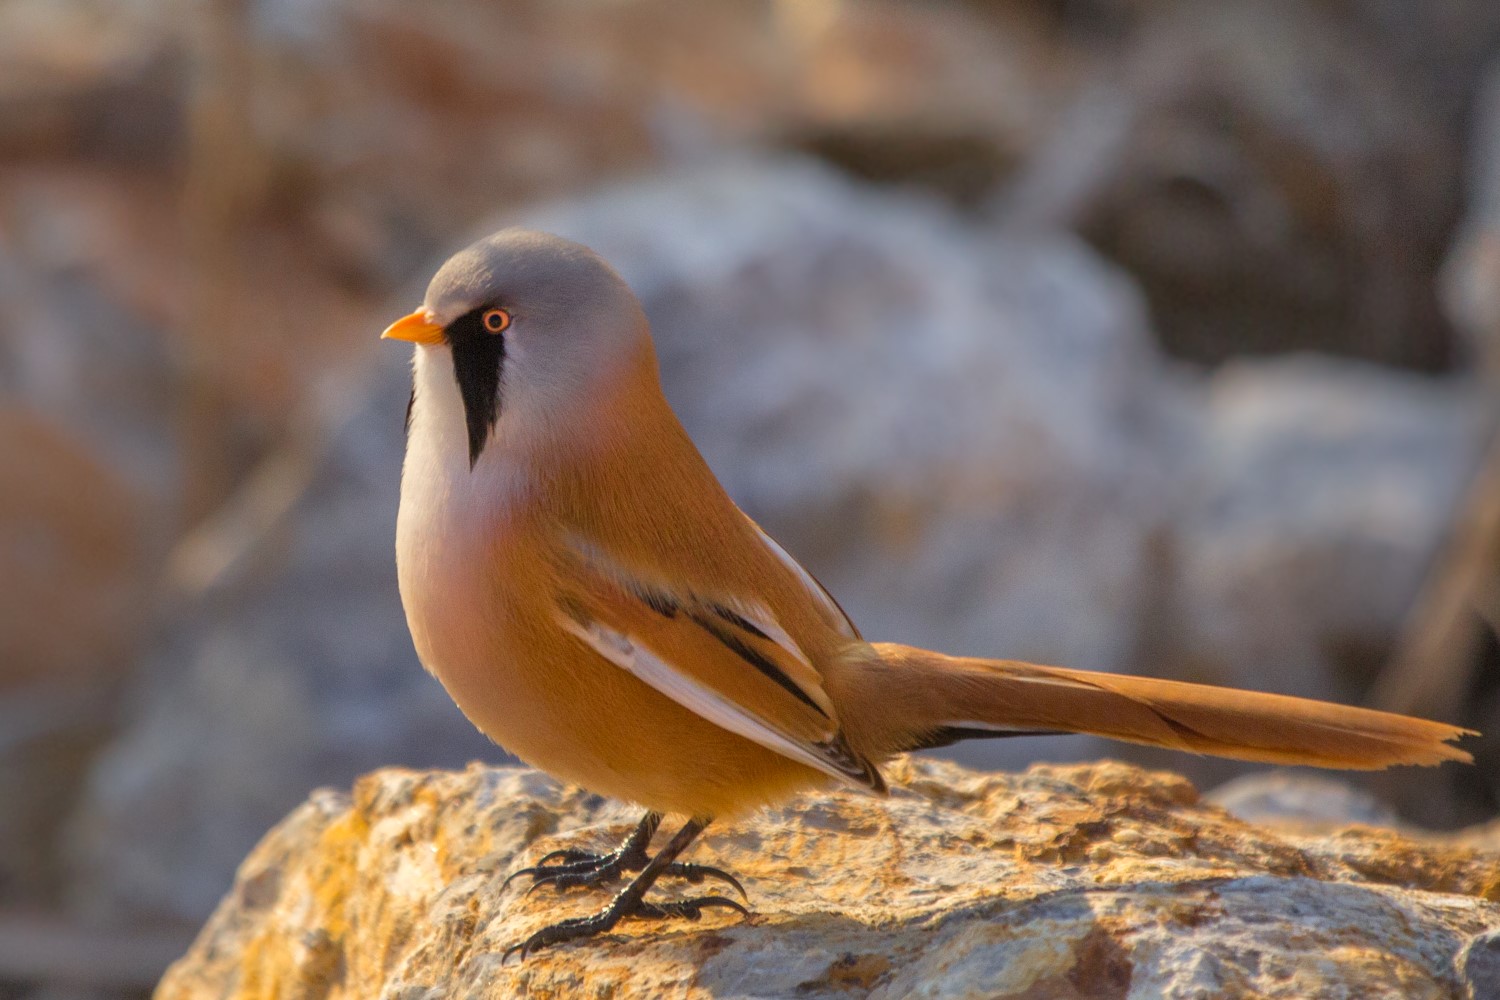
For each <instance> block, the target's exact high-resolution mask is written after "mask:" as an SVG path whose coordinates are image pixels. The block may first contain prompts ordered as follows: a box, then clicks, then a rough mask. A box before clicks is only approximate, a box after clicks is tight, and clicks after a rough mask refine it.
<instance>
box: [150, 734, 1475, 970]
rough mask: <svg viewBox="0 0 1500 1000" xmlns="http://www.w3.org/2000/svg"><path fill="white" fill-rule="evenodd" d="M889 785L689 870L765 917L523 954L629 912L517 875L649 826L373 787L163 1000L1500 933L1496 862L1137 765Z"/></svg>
mask: <svg viewBox="0 0 1500 1000" xmlns="http://www.w3.org/2000/svg"><path fill="white" fill-rule="evenodd" d="M890 772H891V777H892V778H893V779H895V780H894V781H893V782H892V784H893V786H899V788H898V790H897V791H896V793H895V794H894V795H893V796H892V797H891V798H889V799H879V798H875V797H873V796H868V795H861V794H856V793H844V792H839V793H824V794H817V795H807V796H804V797H802V798H800V799H798V800H796V801H794V802H792V803H789V804H788V805H787V806H785V807H784V808H781V809H777V810H771V811H767V812H765V813H763V814H761V815H758V816H755V817H752V818H750V819H747V820H744V821H741V822H736V823H730V824H725V825H723V826H721V827H710V829H709V832H708V834H707V835H706V836H705V837H704V838H703V840H702V841H701V842H700V844H699V846H698V847H697V848H696V849H695V851H694V854H693V858H694V859H695V860H702V861H712V862H713V863H715V864H719V865H722V866H724V867H726V868H729V869H731V870H733V871H734V872H736V873H737V874H738V875H739V876H740V877H741V878H742V879H743V880H744V882H745V886H746V888H747V889H748V890H749V892H750V898H751V901H752V905H753V907H754V910H755V916H754V917H753V918H752V919H750V920H744V919H741V918H738V917H736V916H734V915H732V914H731V915H727V916H726V915H721V914H719V913H717V912H715V913H714V914H713V915H712V916H707V917H705V918H704V919H703V920H702V921H701V922H698V923H683V922H674V923H666V924H662V923H656V922H648V921H627V922H625V923H623V924H622V925H621V926H620V927H618V928H617V932H616V933H614V934H611V935H609V936H608V937H606V938H602V939H599V940H596V941H594V942H589V943H584V944H573V945H567V946H563V947H559V948H553V949H548V950H545V951H542V952H539V953H536V954H533V955H532V956H531V957H530V958H528V959H527V960H526V961H525V962H524V963H521V962H518V961H516V960H515V959H512V960H511V961H510V962H509V963H505V962H503V961H502V955H503V953H504V951H505V949H506V947H507V946H509V945H511V944H513V943H515V942H517V941H519V940H521V939H522V938H524V937H525V936H526V935H527V934H529V933H530V932H531V931H533V930H535V929H536V928H537V927H539V926H541V925H542V924H544V923H547V922H549V921H552V920H556V919H559V918H561V917H566V916H575V915H580V914H584V913H587V912H590V911H592V910H594V909H596V908H597V907H599V906H600V905H602V903H603V902H604V900H605V899H606V898H607V896H606V895H605V894H604V893H603V892H598V891H588V890H574V891H572V892H569V893H567V894H565V895H557V894H555V893H553V892H551V891H548V890H543V891H540V892H537V893H536V894H534V895H532V896H530V897H525V896H523V894H522V890H521V889H520V886H519V883H516V884H513V885H512V886H511V888H509V889H507V890H504V891H502V890H501V883H502V881H503V878H504V875H505V874H506V873H507V872H509V871H510V870H511V869H513V868H515V867H518V866H520V865H522V864H525V863H528V862H530V861H533V860H535V859H536V858H537V857H539V856H540V855H541V854H542V853H544V852H546V851H550V850H553V849H555V848H559V847H582V848H586V849H594V848H604V847H609V846H613V844H614V842H615V841H617V840H618V839H619V838H620V837H622V836H623V835H624V834H625V833H626V832H628V830H629V828H630V827H631V826H632V825H633V822H634V820H635V818H636V817H635V815H634V814H633V812H632V811H630V810H628V809H626V808H625V807H622V806H620V805H618V804H613V803H608V802H606V801H604V800H602V799H600V798H598V797H596V796H592V795H589V794H587V793H584V792H581V791H578V790H577V789H573V788H567V787H563V786H559V785H557V784H556V783H554V782H552V781H551V780H549V779H548V778H546V777H544V776H542V775H540V774H538V773H536V772H533V771H526V770H517V769H505V768H490V767H483V766H479V765H473V766H471V767H470V768H469V769H468V770H467V771H464V772H462V773H450V772H414V771H404V770H385V771H378V772H375V773H373V774H370V775H367V776H366V777H364V778H362V779H360V781H359V782H358V783H357V784H356V785H355V786H354V789H353V792H352V794H349V795H345V794H341V793H336V792H332V791H320V792H318V793H316V794H314V795H313V797H312V798H311V799H310V800H309V801H308V802H307V803H306V804H304V805H303V806H301V807H300V808H299V809H297V810H296V811H295V812H293V813H292V814H291V815H290V816H288V817H287V819H286V820H285V821H283V822H282V823H281V824H280V825H279V826H278V827H276V828H275V829H274V830H272V831H271V832H270V833H269V834H268V835H267V836H266V838H265V839H264V840H263V841H262V842H261V844H260V846H258V847H257V848H256V849H255V850H254V851H253V852H252V853H251V855H250V856H249V857H248V858H247V859H246V860H245V862H244V864H243V865H242V866H241V868H240V872H239V876H238V878H237V879H236V881H235V885H234V887H233V889H232V890H231V891H230V893H229V894H228V896H226V897H225V899H224V901H223V903H222V904H221V905H220V906H219V909H218V911H217V912H216V913H215V914H214V916H213V917H212V918H211V919H210V921H209V922H208V924H207V926H206V927H205V928H204V929H203V932H202V933H201V935H200V936H199V938H198V941H197V942H196V943H195V944H194V945H193V947H192V949H191V950H190V951H189V952H188V954H187V955H186V956H184V957H183V958H182V959H181V960H180V961H179V962H178V963H177V964H176V965H174V966H173V967H172V968H171V970H169V972H168V973H167V976H166V978H165V979H164V980H163V981H162V983H161V985H160V987H159V989H158V992H157V997H158V998H160V1000H187V998H205V997H225V998H228V997H235V998H273V997H274V998H300V1000H312V998H330V1000H333V998H339V1000H342V998H361V1000H364V998H375V997H391V998H401V1000H417V998H423V1000H427V998H437V997H455V998H456V997H463V998H469V997H510V996H528V997H573V996H588V997H620V998H625V997H799V998H803V997H811V998H817V997H851V996H869V997H877V998H897V997H927V998H939V997H941V998H950V997H954V998H956V997H976V998H977V997H985V998H994V997H1000V998H1014V1000H1021V998H1027V1000H1043V998H1070V997H1090V998H1102V1000H1109V998H1120V1000H1125V998H1126V997H1145V996H1151V997H1162V998H1174V997H1184V998H1185V997H1194V998H1214V997H1226V998H1227V997H1265V998H1287V1000H1291V998H1297V1000H1303V998H1307V997H1322V996H1329V997H1333V996H1338V997H1403V998H1407V997H1434V998H1448V997H1463V996H1465V995H1466V994H1468V993H1469V992H1470V991H1471V989H1472V988H1473V987H1472V984H1466V983H1465V982H1464V981H1463V979H1462V977H1461V974H1460V972H1459V971H1457V967H1456V966H1455V956H1457V955H1458V953H1459V951H1460V950H1461V949H1462V948H1463V947H1464V946H1465V944H1466V943H1468V942H1469V941H1470V940H1471V939H1472V938H1474V937H1475V935H1477V934H1480V933H1482V932H1484V931H1485V930H1486V929H1488V928H1493V927H1496V926H1500V901H1497V894H1496V886H1497V885H1500V854H1496V853H1486V852H1483V851H1478V850H1474V849H1472V848H1466V847H1458V846H1449V845H1443V844H1436V843H1422V842H1417V841H1413V840H1409V839H1405V838H1403V837H1401V836H1398V835H1396V834H1393V833H1390V832H1389V831H1384V830H1376V829H1368V828H1360V827H1351V828H1349V829H1346V830H1343V831H1340V832H1338V833H1336V834H1334V835H1332V836H1328V837H1325V838H1315V837H1306V836H1298V837H1287V836H1284V835H1278V834H1275V833H1273V832H1271V831H1269V830H1266V829H1264V828H1260V827H1254V826H1250V825H1247V824H1245V823H1242V822H1240V821H1238V820H1235V819H1233V818H1232V817H1230V816H1229V815H1228V814H1227V813H1225V812H1223V811H1222V810H1220V809H1218V808H1216V807H1213V806H1209V805H1206V804H1203V803H1201V802H1200V801H1199V800H1198V796H1197V793H1196V792H1195V791H1194V790H1193V788H1192V787H1191V786H1190V785H1189V784H1188V783H1187V782H1186V781H1184V780H1183V779H1181V778H1179V777H1177V776H1175V775H1171V774H1166V773H1160V772H1149V771H1143V770H1140V769H1138V768H1134V767H1130V766H1127V765H1124V764H1119V763H1113V762H1104V763H1099V764H1091V765H1075V766H1066V767H1064V766H1038V767H1033V768H1032V769H1031V770H1029V771H1027V772H1026V773H1025V774H1021V775H1009V774H977V773H974V772H970V771H966V770H963V769H961V768H959V767H957V766H956V765H953V764H947V763H942V762H936V761H914V762H910V763H905V764H900V765H897V766H895V767H893V768H891V769H890ZM672 888H673V891H675V889H676V888H677V887H672ZM685 888H686V889H687V890H689V891H691V890H692V889H693V887H685ZM699 891H701V888H700V889H699ZM1469 965H1474V966H1475V967H1477V965H1476V964H1475V963H1472V962H1471V963H1469ZM1469 965H1465V966H1463V968H1465V969H1467V968H1469ZM1474 995H1475V996H1478V995H1480V994H1478V993H1475V994H1474Z"/></svg>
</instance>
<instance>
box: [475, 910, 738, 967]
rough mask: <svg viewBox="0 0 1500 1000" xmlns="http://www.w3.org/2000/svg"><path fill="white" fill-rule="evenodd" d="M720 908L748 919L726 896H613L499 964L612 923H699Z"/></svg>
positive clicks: (550, 927)
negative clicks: (709, 911)
mask: <svg viewBox="0 0 1500 1000" xmlns="http://www.w3.org/2000/svg"><path fill="white" fill-rule="evenodd" d="M715 906H719V907H723V908H724V909H728V910H734V911H735V912H736V913H738V914H740V915H741V916H745V917H748V916H750V911H749V910H747V909H745V907H743V906H741V905H740V904H739V903H737V902H735V901H734V900H732V899H730V898H729V897H727V896H701V897H699V898H697V899H682V900H671V901H668V902H665V903H646V902H642V901H639V900H631V899H627V898H626V896H625V895H623V894H622V895H620V896H617V897H615V900H614V901H613V902H612V903H610V904H609V905H608V906H606V907H605V908H604V909H602V910H600V911H599V912H598V913H595V914H592V915H590V916H587V917H573V918H572V919H569V920H559V921H558V922H557V923H555V924H549V925H548V926H546V927H543V928H542V929H541V930H539V931H537V932H536V933H535V934H532V935H531V936H530V937H528V938H527V939H526V940H525V941H522V942H521V943H520V944H513V945H511V946H510V947H509V948H507V949H505V953H504V954H503V955H501V957H500V964H501V965H504V964H505V963H506V962H508V961H509V960H510V956H512V955H514V954H517V953H519V954H520V956H521V961H523V962H524V961H526V956H527V955H529V954H531V953H532V952H533V951H537V950H539V949H542V948H550V947H551V946H552V945H555V944H562V943H564V942H567V941H577V940H581V939H583V938H591V937H597V936H598V935H600V934H604V933H607V932H608V931H610V930H612V929H613V928H614V926H615V924H617V923H619V922H620V921H621V920H622V919H623V918H625V917H640V918H642V919H645V920H663V919H668V918H671V917H680V918H682V919H684V920H694V921H696V920H699V919H701V918H702V916H703V911H704V910H706V909H710V908H712V907H715Z"/></svg>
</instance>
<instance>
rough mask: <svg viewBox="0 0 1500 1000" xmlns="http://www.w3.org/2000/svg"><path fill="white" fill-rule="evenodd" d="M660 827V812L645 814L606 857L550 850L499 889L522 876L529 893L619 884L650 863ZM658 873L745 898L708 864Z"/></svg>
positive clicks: (734, 883)
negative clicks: (716, 883)
mask: <svg viewBox="0 0 1500 1000" xmlns="http://www.w3.org/2000/svg"><path fill="white" fill-rule="evenodd" d="M659 826H661V813H659V812H648V813H647V814H646V815H645V816H642V817H641V822H640V823H639V825H637V826H636V828H635V831H634V832H633V833H631V835H630V836H628V837H626V838H625V840H624V842H623V843H621V844H620V846H619V847H617V848H615V849H614V850H613V851H610V852H609V853H608V854H591V853H589V852H588V851H571V850H569V851H553V852H552V853H551V854H548V855H547V856H546V857H544V858H542V859H541V860H540V861H538V862H537V863H536V864H535V865H533V866H532V867H530V868H522V869H521V870H520V871H518V872H514V873H513V874H512V875H511V876H510V877H509V878H507V879H506V880H505V882H504V883H503V884H502V885H501V886H500V888H501V889H504V888H505V887H506V886H508V885H510V883H511V882H512V881H513V880H515V879H517V878H520V877H521V876H523V875H525V876H528V877H529V878H530V879H531V888H530V889H528V890H527V892H528V894H529V893H531V892H534V891H536V889H538V888H540V887H541V886H543V885H550V886H552V887H553V888H555V889H556V890H557V891H558V892H562V891H563V890H564V889H571V888H573V887H574V886H595V885H604V884H606V883H609V882H615V881H618V880H619V878H620V876H621V875H623V874H624V873H625V872H638V871H641V870H642V869H644V868H645V867H646V864H647V862H648V861H650V855H649V854H647V853H646V848H647V847H649V846H651V838H652V837H654V836H656V829H657V827H659ZM556 860H561V861H562V864H559V865H549V864H548V862H549V861H556ZM661 874H662V875H664V876H667V877H669V878H680V879H685V880H687V881H688V882H689V883H691V884H693V885H699V884H701V883H702V882H703V880H704V879H705V878H716V879H720V880H722V881H725V882H728V883H729V884H730V885H732V886H734V887H735V889H736V890H738V891H739V894H740V895H741V896H743V895H745V889H744V886H742V885H740V883H739V880H738V879H736V878H735V877H734V876H733V875H731V874H729V873H728V872H726V871H721V870H720V869H718V868H713V867H711V866H709V865H695V864H687V863H682V864H671V865H668V866H667V868H666V870H665V871H663V872H662V873H661Z"/></svg>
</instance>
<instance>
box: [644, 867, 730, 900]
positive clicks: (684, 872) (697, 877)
mask: <svg viewBox="0 0 1500 1000" xmlns="http://www.w3.org/2000/svg"><path fill="white" fill-rule="evenodd" d="M662 874H663V875H671V876H673V877H675V878H680V879H684V880H685V881H686V882H687V883H688V884H689V885H702V884H703V880H704V879H706V878H716V879H718V880H719V881H721V882H728V883H729V884H730V885H732V886H734V889H735V891H736V892H738V893H739V894H740V895H741V896H742V897H744V899H745V901H746V902H749V900H750V894H749V893H748V892H746V891H745V887H744V886H743V885H740V880H739V879H737V878H735V877H734V876H733V875H731V874H729V873H728V872H726V871H725V870H724V869H722V868H715V867H713V866H712V865H697V864H693V863H691V862H677V863H675V864H671V865H668V866H667V867H666V868H665V869H664V870H663V871H662Z"/></svg>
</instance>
